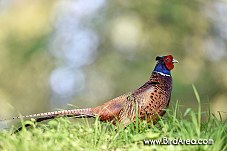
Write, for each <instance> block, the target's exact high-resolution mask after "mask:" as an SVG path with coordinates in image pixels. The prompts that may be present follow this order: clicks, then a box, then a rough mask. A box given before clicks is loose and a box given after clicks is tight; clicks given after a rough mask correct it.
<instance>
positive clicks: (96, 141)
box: [0, 91, 227, 151]
mask: <svg viewBox="0 0 227 151" xmlns="http://www.w3.org/2000/svg"><path fill="white" fill-rule="evenodd" d="M195 92H196V91H195ZM196 95H197V98H199V96H198V94H197V92H196ZM198 102H199V99H198ZM199 104H200V103H198V108H200V107H201V106H199ZM207 116H208V118H207V120H205V121H203V122H201V121H200V120H201V112H200V109H199V110H198V112H195V111H193V110H186V111H185V112H184V115H183V114H182V112H180V111H179V105H178V104H176V106H175V107H173V108H171V110H168V111H167V115H166V116H165V117H164V118H162V119H161V120H160V121H159V122H158V123H157V124H156V125H152V124H151V123H146V122H145V121H144V122H141V123H140V124H139V123H136V124H131V125H129V126H128V127H127V128H124V127H122V126H121V124H120V123H119V125H118V126H117V127H115V126H114V125H113V124H111V123H104V122H100V121H99V120H98V118H97V119H96V120H95V121H94V122H93V123H92V124H89V122H88V120H87V119H83V121H82V122H81V123H80V122H78V119H76V121H75V123H74V124H72V121H69V119H68V118H67V119H64V118H58V119H54V120H51V121H49V122H48V123H46V124H43V123H39V124H37V123H33V122H31V121H25V122H24V121H21V124H22V126H24V125H25V124H31V127H30V128H29V129H25V128H24V129H22V131H20V132H18V133H14V134H12V133H13V132H14V131H15V128H13V127H12V128H11V130H10V131H5V130H3V131H2V132H1V133H0V144H1V150H3V151H4V150H6V151H8V150H12V151H14V150H43V151H45V150H48V151H49V150H119V151H121V150H161V151H162V150H185V151H191V150H212V151H213V150H214V151H216V150H226V149H227V144H226V141H227V135H226V132H227V122H226V121H222V120H218V119H217V118H216V117H215V116H214V115H211V114H210V113H208V112H207ZM9 132H10V133H9ZM164 138H167V139H168V142H169V144H167V141H166V140H165V139H164ZM163 139H164V140H163ZM31 140H32V141H31ZM149 140H150V141H155V140H156V141H160V142H159V143H163V145H160V144H145V141H146V142H147V141H149ZM189 140H190V142H189ZM161 141H162V142H161ZM170 141H172V143H170ZM189 143H190V144H191V145H189ZM197 143H199V145H198V144H197ZM144 144H145V145H144ZM183 144H185V145H183Z"/></svg>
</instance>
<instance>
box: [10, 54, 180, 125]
mask: <svg viewBox="0 0 227 151" xmlns="http://www.w3.org/2000/svg"><path fill="white" fill-rule="evenodd" d="M156 61H157V64H156V66H155V68H154V70H153V72H152V74H151V77H150V79H149V80H148V81H147V82H146V83H145V84H144V85H143V86H141V87H140V88H138V89H136V90H135V91H133V92H131V93H128V94H125V95H121V96H119V97H117V98H115V99H112V100H110V101H108V102H106V103H104V104H103V105H101V106H98V107H94V108H86V109H72V110H63V111H54V112H46V113H39V114H32V115H25V116H20V117H14V118H12V119H20V118H35V119H36V121H37V122H40V121H43V120H47V119H52V118H56V117H59V116H74V117H97V116H98V117H99V119H100V120H101V121H110V122H112V123H113V124H116V123H117V122H120V123H122V124H124V126H125V127H126V126H127V125H128V124H130V123H134V122H135V121H136V116H138V117H139V119H140V120H147V122H151V121H153V122H154V123H156V122H157V120H158V119H159V117H160V116H163V115H164V114H165V109H166V108H167V107H168V105H169V102H170V97H171V91H172V77H171V73H170V71H171V70H172V69H173V68H174V63H178V61H177V60H175V59H173V56H172V55H167V56H161V57H160V56H158V57H156Z"/></svg>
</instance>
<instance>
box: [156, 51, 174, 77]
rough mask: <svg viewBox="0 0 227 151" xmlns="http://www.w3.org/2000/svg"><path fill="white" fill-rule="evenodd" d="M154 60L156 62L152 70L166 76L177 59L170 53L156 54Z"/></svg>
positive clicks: (169, 74)
mask: <svg viewBox="0 0 227 151" xmlns="http://www.w3.org/2000/svg"><path fill="white" fill-rule="evenodd" d="M156 61H158V62H157V64H156V66H155V69H154V72H157V73H160V74H162V75H166V76H171V73H170V71H171V70H172V69H173V68H174V63H178V61H177V60H175V59H173V56H172V55H167V56H157V57H156Z"/></svg>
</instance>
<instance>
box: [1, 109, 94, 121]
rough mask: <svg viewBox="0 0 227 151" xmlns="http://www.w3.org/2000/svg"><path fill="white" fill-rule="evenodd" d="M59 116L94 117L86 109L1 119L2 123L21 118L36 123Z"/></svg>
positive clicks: (89, 110)
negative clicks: (32, 119)
mask: <svg viewBox="0 0 227 151" xmlns="http://www.w3.org/2000/svg"><path fill="white" fill-rule="evenodd" d="M60 116H67V117H76V118H80V117H88V118H89V117H95V115H94V114H93V113H92V112H91V108H87V109H72V110H62V111H53V112H46V113H38V114H31V115H25V116H16V117H13V118H8V119H3V120H0V121H1V122H2V121H7V120H14V119H21V118H35V119H36V121H37V122H40V121H43V120H47V119H52V118H56V117H60Z"/></svg>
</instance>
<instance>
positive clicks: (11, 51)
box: [0, 0, 227, 118]
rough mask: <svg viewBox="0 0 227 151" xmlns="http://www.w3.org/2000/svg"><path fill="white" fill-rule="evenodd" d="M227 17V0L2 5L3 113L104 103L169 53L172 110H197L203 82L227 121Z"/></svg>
mask: <svg viewBox="0 0 227 151" xmlns="http://www.w3.org/2000/svg"><path fill="white" fill-rule="evenodd" d="M226 16H227V1H225V0H222V1H217V0H216V1H215V0H206V1H203V0H190V1H188V0H169V1H166V0H159V1H151V0H143V1H130V0H124V1H122V0H116V1H107V0H96V1H95V2H94V1H92V0H62V1H57V0H56V1H47V0H39V1H29V0H20V1H18V0H0V107H1V109H0V117H1V118H8V117H11V116H15V115H18V113H21V114H22V115H24V114H32V113H38V112H46V111H52V110H56V109H58V108H61V109H65V108H70V109H71V108H75V107H80V108H82V107H93V106H97V105H100V104H102V103H103V102H106V101H107V100H109V99H112V98H114V97H116V96H119V95H121V94H124V93H127V92H129V91H132V90H134V89H136V88H138V87H139V86H141V85H142V84H143V83H144V82H146V80H148V78H149V76H150V74H151V72H152V70H153V68H154V66H155V63H156V62H155V57H156V56H157V55H167V54H172V55H173V56H174V58H175V59H177V60H178V61H179V62H180V63H179V64H176V65H175V68H174V70H173V71H172V76H173V80H174V83H173V93H172V102H171V106H172V105H175V102H176V101H177V100H179V104H180V105H181V106H182V108H181V109H182V110H185V109H186V108H194V109H197V101H196V99H195V95H194V93H193V89H192V84H195V86H196V87H197V89H198V91H199V93H200V96H201V99H202V105H203V108H202V109H203V110H206V109H207V105H208V102H210V105H211V109H212V112H214V113H217V111H221V114H222V115H223V117H226V112H227V109H226V106H227V60H226V59H227V43H226V42H227V28H226V27H227V17H226ZM68 104H73V106H69V105H68Z"/></svg>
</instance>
